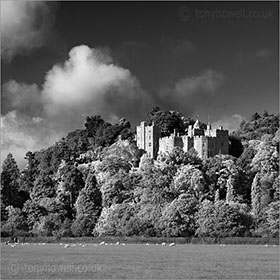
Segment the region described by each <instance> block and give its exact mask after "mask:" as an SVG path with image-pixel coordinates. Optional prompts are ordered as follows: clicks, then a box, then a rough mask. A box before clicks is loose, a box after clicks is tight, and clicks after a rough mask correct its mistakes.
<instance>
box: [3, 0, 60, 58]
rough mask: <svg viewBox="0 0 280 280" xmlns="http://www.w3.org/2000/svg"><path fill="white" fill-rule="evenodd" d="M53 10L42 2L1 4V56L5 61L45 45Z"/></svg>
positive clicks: (7, 2) (51, 6)
mask: <svg viewBox="0 0 280 280" xmlns="http://www.w3.org/2000/svg"><path fill="white" fill-rule="evenodd" d="M53 7H55V5H54V4H53V3H47V2H43V1H22V0H21V1H1V53H2V54H1V56H2V58H3V59H4V60H5V61H10V60H11V59H12V58H13V57H14V56H15V55H16V54H21V53H23V52H26V51H30V50H31V49H33V48H36V47H40V46H42V45H43V44H44V43H45V42H46V39H47V36H48V34H49V31H50V28H51V26H52V23H53Z"/></svg>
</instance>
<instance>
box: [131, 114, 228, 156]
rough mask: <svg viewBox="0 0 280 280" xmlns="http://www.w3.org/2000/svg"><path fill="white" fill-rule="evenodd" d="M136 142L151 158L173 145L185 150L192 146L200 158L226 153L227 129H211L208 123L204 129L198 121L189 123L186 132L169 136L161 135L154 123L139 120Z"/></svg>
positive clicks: (165, 151)
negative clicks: (149, 123)
mask: <svg viewBox="0 0 280 280" xmlns="http://www.w3.org/2000/svg"><path fill="white" fill-rule="evenodd" d="M136 142H137V146H138V148H139V149H143V150H145V151H146V152H147V154H148V156H149V157H151V158H156V157H157V155H158V154H160V153H162V154H165V153H171V152H172V150H173V149H174V148H175V147H181V148H182V149H183V150H184V151H185V152H187V151H189V150H190V149H191V148H194V149H195V150H196V151H197V153H198V156H199V157H200V158H201V159H206V158H209V157H213V156H215V155H217V154H228V149H229V145H228V130H224V129H223V127H222V126H221V127H219V129H212V128H211V125H210V124H209V123H208V125H207V128H206V129H202V128H201V127H200V124H199V121H198V120H196V122H195V124H194V125H193V126H192V125H189V127H188V129H187V132H186V134H184V135H179V133H177V132H176V131H174V133H173V134H172V135H170V136H165V137H161V133H160V128H159V127H157V126H156V125H155V124H154V123H153V124H152V125H147V123H146V122H144V121H143V122H141V123H140V125H138V126H137V127H136Z"/></svg>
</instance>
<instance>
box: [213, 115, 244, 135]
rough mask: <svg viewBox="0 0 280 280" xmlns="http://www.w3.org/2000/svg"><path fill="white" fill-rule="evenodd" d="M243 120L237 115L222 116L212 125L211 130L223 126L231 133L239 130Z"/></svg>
mask: <svg viewBox="0 0 280 280" xmlns="http://www.w3.org/2000/svg"><path fill="white" fill-rule="evenodd" d="M243 120H244V117H242V116H241V115H239V114H233V115H231V116H228V117H227V116H224V117H222V118H221V119H220V120H218V121H215V122H213V123H212V128H218V127H220V126H223V127H224V128H225V129H227V130H229V132H233V131H236V130H238V129H239V127H240V123H241V122H242V121H243Z"/></svg>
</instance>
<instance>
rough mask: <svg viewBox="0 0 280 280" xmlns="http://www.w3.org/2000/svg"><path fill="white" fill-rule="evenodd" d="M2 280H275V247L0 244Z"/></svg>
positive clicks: (277, 261) (277, 250) (277, 248)
mask: <svg viewBox="0 0 280 280" xmlns="http://www.w3.org/2000/svg"><path fill="white" fill-rule="evenodd" d="M72 245H73V244H72ZM1 279H279V246H272V245H269V246H263V245H226V246H220V245H218V244H213V245H194V244H180V245H176V246H173V247H169V246H162V245H156V244H150V245H149V246H148V245H145V244H126V245H125V246H123V245H107V246H105V245H102V246H101V245H96V244H87V246H84V247H82V246H80V245H76V246H70V247H68V248H65V247H64V245H60V244H45V245H38V244H29V245H20V244H19V245H17V246H16V247H11V246H8V245H4V244H1Z"/></svg>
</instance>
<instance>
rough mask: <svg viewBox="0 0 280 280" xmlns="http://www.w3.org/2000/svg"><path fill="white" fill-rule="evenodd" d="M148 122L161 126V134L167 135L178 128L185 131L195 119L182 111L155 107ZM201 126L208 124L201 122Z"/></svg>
mask: <svg viewBox="0 0 280 280" xmlns="http://www.w3.org/2000/svg"><path fill="white" fill-rule="evenodd" d="M147 122H148V124H152V123H153V122H154V123H155V125H157V126H159V127H160V129H161V136H167V135H170V134H171V133H173V132H174V130H176V131H177V132H179V133H184V132H185V130H186V129H187V128H188V126H189V125H193V124H194V123H195V120H194V119H192V118H185V117H184V116H183V115H182V114H181V113H179V112H176V111H164V110H160V108H159V107H153V109H152V111H151V112H150V115H149V117H148V119H147ZM201 128H203V129H205V128H206V125H205V124H204V123H201Z"/></svg>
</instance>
